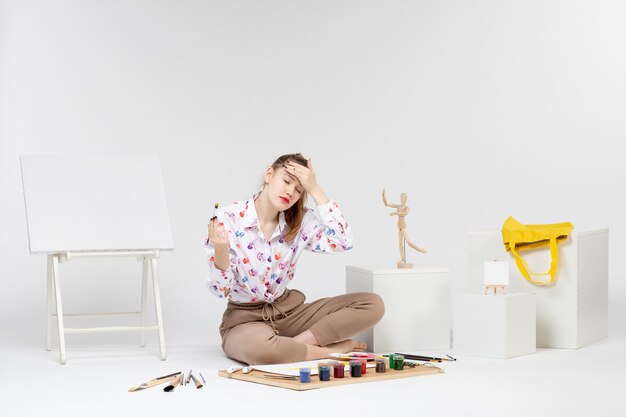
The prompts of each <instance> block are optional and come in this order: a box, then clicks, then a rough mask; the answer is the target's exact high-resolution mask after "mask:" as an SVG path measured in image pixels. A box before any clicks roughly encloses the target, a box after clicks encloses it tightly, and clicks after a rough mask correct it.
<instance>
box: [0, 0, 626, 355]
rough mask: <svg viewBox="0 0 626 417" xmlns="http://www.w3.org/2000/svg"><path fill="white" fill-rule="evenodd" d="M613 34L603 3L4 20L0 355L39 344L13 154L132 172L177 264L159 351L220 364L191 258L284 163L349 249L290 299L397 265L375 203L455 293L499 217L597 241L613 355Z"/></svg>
mask: <svg viewBox="0 0 626 417" xmlns="http://www.w3.org/2000/svg"><path fill="white" fill-rule="evenodd" d="M625 21H626V3H624V2H622V1H618V0H615V1H597V0H595V1H578V2H572V1H551V2H544V1H500V0H498V1H496V0H494V1H486V0H479V1H472V2H467V1H440V0H437V1H384V2H382V1H379V2H375V1H356V0H355V1H347V0H344V1H286V0H285V1H152V0H151V1H147V0H146V1H121V0H120V1H95V0H93V1H84V0H76V1H66V0H59V1H36V0H33V1H17V0H15V1H8V0H0V201H1V203H0V219H1V223H0V226H1V229H0V265H1V268H0V274H1V275H0V279H1V281H0V282H1V283H2V286H1V289H0V328H1V331H0V338H1V339H2V344H3V345H5V344H6V345H10V344H19V345H25V344H27V345H31V346H43V344H44V324H45V322H44V311H45V310H44V301H45V259H44V257H43V256H31V255H30V254H29V252H28V239H27V229H26V219H25V213H24V207H23V195H22V188H21V187H22V186H21V179H20V168H19V155H21V154H42V153H91V152H146V151H152V152H156V153H158V155H159V157H160V160H161V167H162V172H163V180H164V184H165V191H166V194H167V198H168V209H169V214H170V219H171V223H172V230H173V234H174V243H175V248H176V249H175V251H174V252H172V253H164V254H163V256H162V259H161V263H160V265H161V296H162V301H163V311H164V317H165V331H166V340H167V342H168V344H169V345H203V344H218V343H219V335H218V331H217V327H218V325H219V322H220V319H221V313H222V310H223V308H224V304H223V302H222V301H220V300H218V299H217V298H215V297H213V296H211V295H210V294H209V293H208V291H207V290H206V289H205V286H204V275H205V273H206V260H205V258H204V252H203V250H202V245H201V241H202V239H203V238H204V237H205V234H206V222H207V219H208V218H209V217H210V216H211V211H212V205H213V203H214V202H215V201H219V202H220V203H222V204H226V203H229V202H231V201H234V200H240V199H244V198H247V197H249V196H250V195H251V194H252V193H253V192H255V191H256V190H257V188H258V185H259V183H260V181H261V174H262V172H263V170H264V168H265V167H266V166H267V165H269V164H270V163H271V162H272V161H273V160H274V158H275V157H277V156H278V155H280V154H283V153H290V152H298V151H300V152H302V153H304V154H305V156H307V157H309V158H312V161H313V164H314V166H315V168H316V170H317V177H318V181H319V183H320V184H321V185H322V186H323V187H324V188H325V190H326V192H327V194H328V195H329V196H331V197H333V198H334V199H336V200H337V201H338V202H339V203H340V204H341V207H342V209H343V211H344V213H345V215H346V217H347V218H348V220H349V222H351V224H352V227H353V229H354V232H355V246H354V250H353V251H351V252H349V253H345V254H341V255H329V256H325V257H322V255H314V254H310V253H307V254H305V255H304V256H303V257H302V258H301V261H300V264H299V268H298V272H297V275H296V279H295V281H294V282H293V283H292V287H295V288H299V289H301V290H303V291H304V292H305V293H306V294H307V295H308V297H309V298H310V299H315V298H319V297H322V296H329V295H334V294H338V293H342V292H344V291H345V280H344V276H345V273H344V268H345V265H346V264H371V263H381V264H383V263H386V264H390V265H391V264H393V263H394V262H395V261H396V260H397V257H398V253H397V252H398V251H397V248H396V226H395V221H396V220H395V217H394V218H390V217H389V216H388V213H389V212H390V209H387V208H385V207H383V205H382V202H381V199H380V192H381V190H382V188H383V187H386V189H387V192H388V197H389V199H390V200H391V201H393V202H397V201H398V200H399V194H400V193H401V192H407V193H408V195H409V200H408V205H409V206H410V207H411V208H412V211H411V214H410V215H409V217H408V218H407V222H408V231H409V234H410V235H411V237H412V239H413V240H414V241H415V243H416V244H418V245H419V246H422V247H425V248H427V249H428V251H429V252H428V254H427V255H421V254H418V253H416V252H409V261H413V262H417V263H425V264H431V265H439V266H449V267H450V268H451V270H452V279H453V291H460V290H463V289H464V287H465V280H466V270H467V255H466V253H467V250H466V231H467V230H477V229H499V228H500V227H501V225H502V223H503V221H504V220H505V219H506V217H507V216H508V215H510V214H512V215H514V216H516V217H517V218H518V219H519V220H521V221H522V222H525V223H550V222H559V221H572V222H573V223H574V224H575V226H576V227H577V229H578V230H585V229H589V228H596V227H609V228H610V236H611V238H610V256H609V259H610V268H609V269H610V283H609V290H610V298H609V299H610V306H609V315H610V324H609V335H610V336H611V335H613V336H614V335H616V334H618V333H625V332H626V324H624V322H623V320H621V318H622V317H623V316H624V314H626V308H625V307H624V302H623V300H624V297H625V295H626V281H625V280H624V279H623V278H624V277H623V274H622V272H621V271H622V270H623V269H624V267H625V266H626V265H624V264H625V261H624V260H623V257H621V256H620V254H623V253H624V251H625V250H626V243H624V236H625V234H626V220H624V213H625V212H626V200H625V197H624V188H623V182H624V176H625V175H624V174H625V168H624V151H623V150H622V149H623V146H624V145H623V142H624V139H626V118H625V117H624V114H626V77H625V76H624V74H626V52H625V51H626V25H624V22H625ZM77 175H80V174H79V173H77ZM311 203H312V202H311ZM62 268H63V269H62V271H63V273H64V274H65V279H64V281H63V285H64V287H63V290H64V292H63V293H64V296H65V297H64V304H65V309H66V311H67V312H71V311H74V310H85V309H87V310H91V311H100V310H107V309H110V308H115V309H120V310H131V309H134V308H136V307H137V306H138V291H139V279H138V276H139V265H138V263H136V262H132V261H118V262H113V263H108V262H107V263H104V264H97V263H96V261H75V262H71V263H68V264H62ZM135 276H136V277H137V278H135ZM415 293H416V297H418V296H419V289H415ZM99 337H100V336H95V335H89V336H71V337H68V346H72V345H76V344H80V343H94V339H98V338H99ZM135 339H136V336H134V335H132V336H131V335H126V334H123V335H115V336H114V335H112V334H107V335H106V336H103V337H102V339H101V340H102V343H106V342H109V341H113V342H116V343H119V342H120V341H121V340H129V341H131V340H132V341H133V343H134V341H135ZM153 342H154V339H153Z"/></svg>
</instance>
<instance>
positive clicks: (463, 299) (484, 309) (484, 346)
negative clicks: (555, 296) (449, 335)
mask: <svg viewBox="0 0 626 417" xmlns="http://www.w3.org/2000/svg"><path fill="white" fill-rule="evenodd" d="M535 299H536V297H535V295H534V294H529V293H515V294H511V293H509V294H506V295H503V294H499V295H492V294H488V295H485V294H482V293H460V294H456V295H455V296H454V304H453V313H452V316H453V318H454V319H453V324H452V330H453V332H454V333H453V334H454V337H453V344H454V353H455V355H468V356H481V357H484V358H499V359H506V358H512V357H515V356H521V355H528V354H531V353H535V351H536V338H535V335H536V330H535V323H536V317H535V304H536V303H535Z"/></svg>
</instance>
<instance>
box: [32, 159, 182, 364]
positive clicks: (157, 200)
mask: <svg viewBox="0 0 626 417" xmlns="http://www.w3.org/2000/svg"><path fill="white" fill-rule="evenodd" d="M21 164H22V180H23V185H24V198H25V203H26V214H27V221H28V235H29V245H30V251H31V254H46V255H47V260H48V262H47V265H48V266H47V270H48V271H47V272H48V274H47V275H48V277H47V299H46V349H47V350H51V334H52V331H51V327H52V321H53V318H54V317H55V316H56V320H57V325H58V333H59V350H60V362H61V364H65V362H66V354H65V334H68V333H95V332H107V331H140V332H141V341H140V346H142V347H143V346H145V333H146V331H147V330H156V331H158V333H159V346H160V357H161V360H165V339H164V333H163V319H162V313H161V300H160V296H159V283H158V269H157V259H158V258H159V254H160V251H161V250H172V249H173V242H172V236H171V231H170V225H169V217H168V214H167V207H166V204H165V193H164V191H163V186H162V182H161V172H160V167H159V161H158V158H157V156H156V155H154V154H122V155H45V156H43V155H42V156H22V157H21ZM77 174H79V175H77ZM111 257H135V258H137V260H138V261H139V262H141V263H142V277H141V280H142V283H141V310H140V311H134V312H115V313H77V314H64V313H63V305H62V301H61V284H60V272H59V264H60V263H62V262H67V261H71V260H73V259H78V258H111ZM149 274H150V276H151V278H152V287H153V292H154V304H155V310H156V321H157V323H156V325H148V324H147V285H148V275H149ZM53 305H55V307H56V308H53ZM55 310H56V311H55ZM128 315H138V316H139V317H140V325H137V326H109V327H81V328H66V327H65V324H64V318H65V317H111V316H128Z"/></svg>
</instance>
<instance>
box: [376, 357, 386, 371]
mask: <svg viewBox="0 0 626 417" xmlns="http://www.w3.org/2000/svg"><path fill="white" fill-rule="evenodd" d="M386 371H387V365H386V364H385V360H384V359H376V373H377V374H381V373H384V372H386Z"/></svg>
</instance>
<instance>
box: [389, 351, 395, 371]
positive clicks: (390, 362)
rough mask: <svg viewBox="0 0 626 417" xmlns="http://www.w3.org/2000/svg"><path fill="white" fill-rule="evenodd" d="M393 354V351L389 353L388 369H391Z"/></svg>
mask: <svg viewBox="0 0 626 417" xmlns="http://www.w3.org/2000/svg"><path fill="white" fill-rule="evenodd" d="M393 355H395V353H390V354H389V356H388V358H389V369H393Z"/></svg>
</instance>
